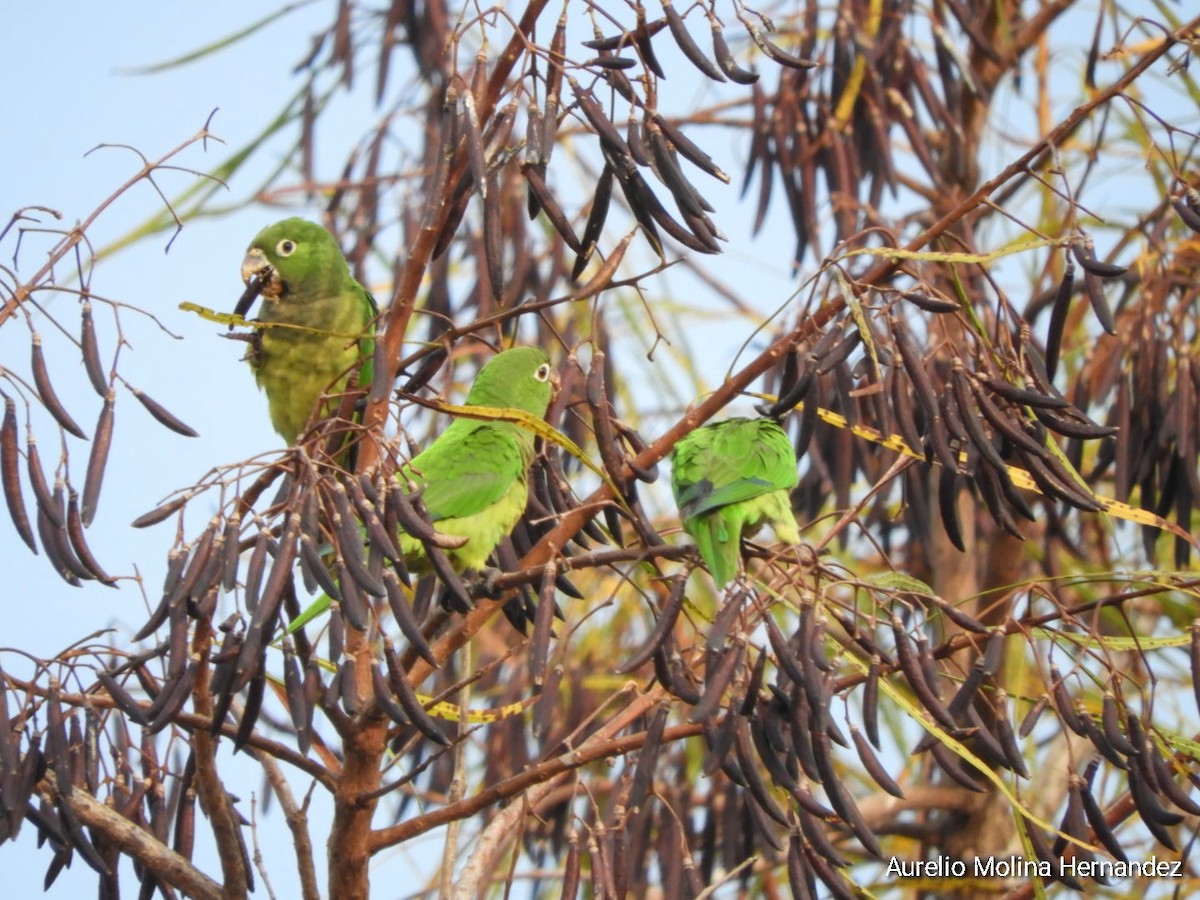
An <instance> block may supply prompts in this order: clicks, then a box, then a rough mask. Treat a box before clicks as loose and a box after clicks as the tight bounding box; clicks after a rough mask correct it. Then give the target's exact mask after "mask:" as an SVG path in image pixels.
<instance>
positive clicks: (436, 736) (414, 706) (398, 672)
mask: <svg viewBox="0 0 1200 900" xmlns="http://www.w3.org/2000/svg"><path fill="white" fill-rule="evenodd" d="M383 655H384V659H385V660H386V661H387V667H388V686H389V687H391V689H392V691H393V692H394V693H395V694H396V698H397V699H398V700H399V701H400V706H401V707H402V708H403V709H404V712H405V713H406V714H407V715H408V718H409V720H410V721H411V722H412V723H413V725H415V726H416V727H417V730H418V731H420V732H421V733H422V734H423V735H425V736H426V737H427V738H429V739H430V740H431V741H433V742H434V743H436V744H440V745H441V746H443V747H449V746H450V744H451V741H450V739H449V738H448V737H446V735H445V734H443V733H442V730H441V729H440V728H438V725H437V722H435V721H434V720H433V717H432V716H431V715H429V713H427V712H426V711H425V707H424V706H422V705H421V701H420V700H418V699H417V695H416V692H415V691H413V689H412V685H410V684H409V683H408V678H406V677H405V674H404V670H403V669H402V668H401V667H400V660H399V659H398V658H397V656H396V649H395V648H394V647H393V646H392V642H391V641H390V640H388V639H387V638H386V637H385V638H384V639H383Z"/></svg>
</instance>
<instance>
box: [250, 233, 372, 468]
mask: <svg viewBox="0 0 1200 900" xmlns="http://www.w3.org/2000/svg"><path fill="white" fill-rule="evenodd" d="M242 280H243V281H245V282H246V291H245V293H244V294H242V297H241V299H240V300H239V301H238V304H237V308H236V309H235V310H234V312H236V313H237V314H238V315H240V316H244V315H245V314H246V312H247V311H248V310H249V309H250V306H251V305H252V304H253V303H254V300H255V298H256V297H257V296H259V295H260V294H261V295H262V298H263V302H262V306H261V308H260V310H259V316H258V322H259V323H261V324H262V327H260V328H257V329H256V330H255V332H254V334H253V336H252V337H251V338H250V344H251V350H250V352H249V354H248V355H247V359H248V360H249V362H250V367H251V368H252V369H253V370H254V376H255V378H256V379H257V381H258V386H259V387H260V388H262V389H263V390H264V391H266V393H267V403H268V405H269V407H270V412H271V424H272V425H273V426H275V430H276V431H277V432H279V434H280V435H281V436H282V437H283V439H284V440H285V441H287V442H288V443H289V444H291V443H293V442H294V441H295V440H296V437H297V436H298V435H299V434H300V432H301V431H303V430H304V426H305V424H306V423H308V422H309V421H311V420H316V419H320V418H322V417H324V416H327V415H330V414H332V413H333V412H334V410H335V409H336V401H330V402H328V403H326V404H323V405H322V408H321V409H319V410H318V409H316V406H317V400H318V398H319V397H320V396H321V395H322V394H328V395H336V394H339V393H341V392H343V391H345V390H346V387H347V385H348V383H349V379H350V375H351V373H352V370H353V367H354V366H355V364H356V363H358V362H359V361H360V360H361V361H362V367H361V369H360V370H359V374H358V383H359V384H362V385H366V384H369V383H370V381H371V371H370V368H371V356H372V353H373V352H374V339H373V335H374V333H375V318H376V316H377V315H378V314H379V309H378V307H376V305H375V301H374V299H373V298H372V297H371V295H370V294H369V293H368V292H367V290H366V288H364V287H363V286H362V285H361V284H359V283H358V282H357V281H355V280H354V278H353V276H351V274H350V267H349V266H348V265H347V263H346V259H345V257H344V256H342V251H341V250H340V249H339V248H338V245H337V241H335V240H334V238H333V235H331V234H330V233H329V232H328V231H326V230H325V229H324V228H322V227H321V226H320V225H317V224H316V223H314V222H309V221H306V220H305V219H299V218H292V219H284V220H283V221H282V222H276V223H275V224H274V225H269V226H267V227H266V228H264V229H263V230H262V231H260V232H259V233H258V235H257V237H255V238H254V240H253V241H251V242H250V247H249V249H248V250H247V251H246V257H245V259H243V260H242Z"/></svg>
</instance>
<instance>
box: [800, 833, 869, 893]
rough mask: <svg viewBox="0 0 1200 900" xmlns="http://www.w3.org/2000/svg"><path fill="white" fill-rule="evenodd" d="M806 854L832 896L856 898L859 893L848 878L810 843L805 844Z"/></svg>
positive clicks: (810, 864)
mask: <svg viewBox="0 0 1200 900" xmlns="http://www.w3.org/2000/svg"><path fill="white" fill-rule="evenodd" d="M804 854H805V858H806V859H807V860H808V864H809V866H811V867H812V870H813V872H815V873H816V876H817V878H819V879H821V883H822V884H824V885H825V887H827V888H829V894H830V896H831V897H834V898H835V900H856V898H857V897H858V896H859V895H858V894H857V893H855V892H854V891H852V890H851V889H850V887H849V885H847V884H846V880H845V879H844V878H842V876H841V875H839V874H838V872H837V870H836V869H835V868H833V866H831V865H830V864H829V861H828V860H827V859H825V857H823V856H822V855H821V854H819V853H817V852H815V851H814V850H813V848H812V847H810V846H809V845H808V844H805V846H804Z"/></svg>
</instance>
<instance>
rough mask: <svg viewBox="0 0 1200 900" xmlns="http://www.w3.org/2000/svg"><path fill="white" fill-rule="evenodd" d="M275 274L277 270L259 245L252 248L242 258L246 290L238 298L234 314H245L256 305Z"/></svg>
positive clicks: (243, 279)
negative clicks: (256, 300)
mask: <svg viewBox="0 0 1200 900" xmlns="http://www.w3.org/2000/svg"><path fill="white" fill-rule="evenodd" d="M274 276H275V270H274V269H273V268H272V267H271V264H270V263H269V262H267V258H266V256H265V255H264V254H263V252H262V251H261V250H259V249H258V248H257V247H253V248H251V249H250V250H249V251H247V253H246V257H245V258H244V259H243V260H242V281H244V282H245V283H246V290H245V291H243V292H242V296H241V297H239V298H238V302H237V306H235V307H234V308H233V312H234V315H238V316H245V315H246V313H247V312H249V311H250V307H251V306H253V305H254V301H255V299H257V297H258V295H259V294H261V293H263V291H264V289H265V288H267V287H268V286H269V285H270V283H271V281H272V279H273V278H274Z"/></svg>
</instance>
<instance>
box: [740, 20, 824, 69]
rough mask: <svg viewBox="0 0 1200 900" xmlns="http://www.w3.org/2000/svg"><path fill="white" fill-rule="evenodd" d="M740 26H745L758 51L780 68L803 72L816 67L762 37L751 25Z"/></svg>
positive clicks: (811, 62)
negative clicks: (784, 67)
mask: <svg viewBox="0 0 1200 900" xmlns="http://www.w3.org/2000/svg"><path fill="white" fill-rule="evenodd" d="M742 24H743V25H745V26H746V31H748V32H749V33H750V38H751V39H752V40H753V41H754V43H756V44H758V49H760V50H761V51H762V52H763V53H765V54H766V55H767V56H768V57H770V58H771V59H773V60H775V62H777V63H779V64H780V65H781V66H787V67H788V68H789V69H800V70H804V69H811V68H814V67H815V66H816V65H817V64H816V63H815V62H813V61H812V60H810V59H802V58H801V57H799V56H794V55H793V54H791V53H788V52H787V51H786V50H784V49H783V48H782V47H780V46H779V45H778V44H776V43H774V42H773V41H771V40H770V39H769V38H767V37H766V36H764V35H763V33H762V32H761V31H759V30H758V28H757V27H756V26H754V25H752V24H751V23H749V22H745V21H743V22H742Z"/></svg>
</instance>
